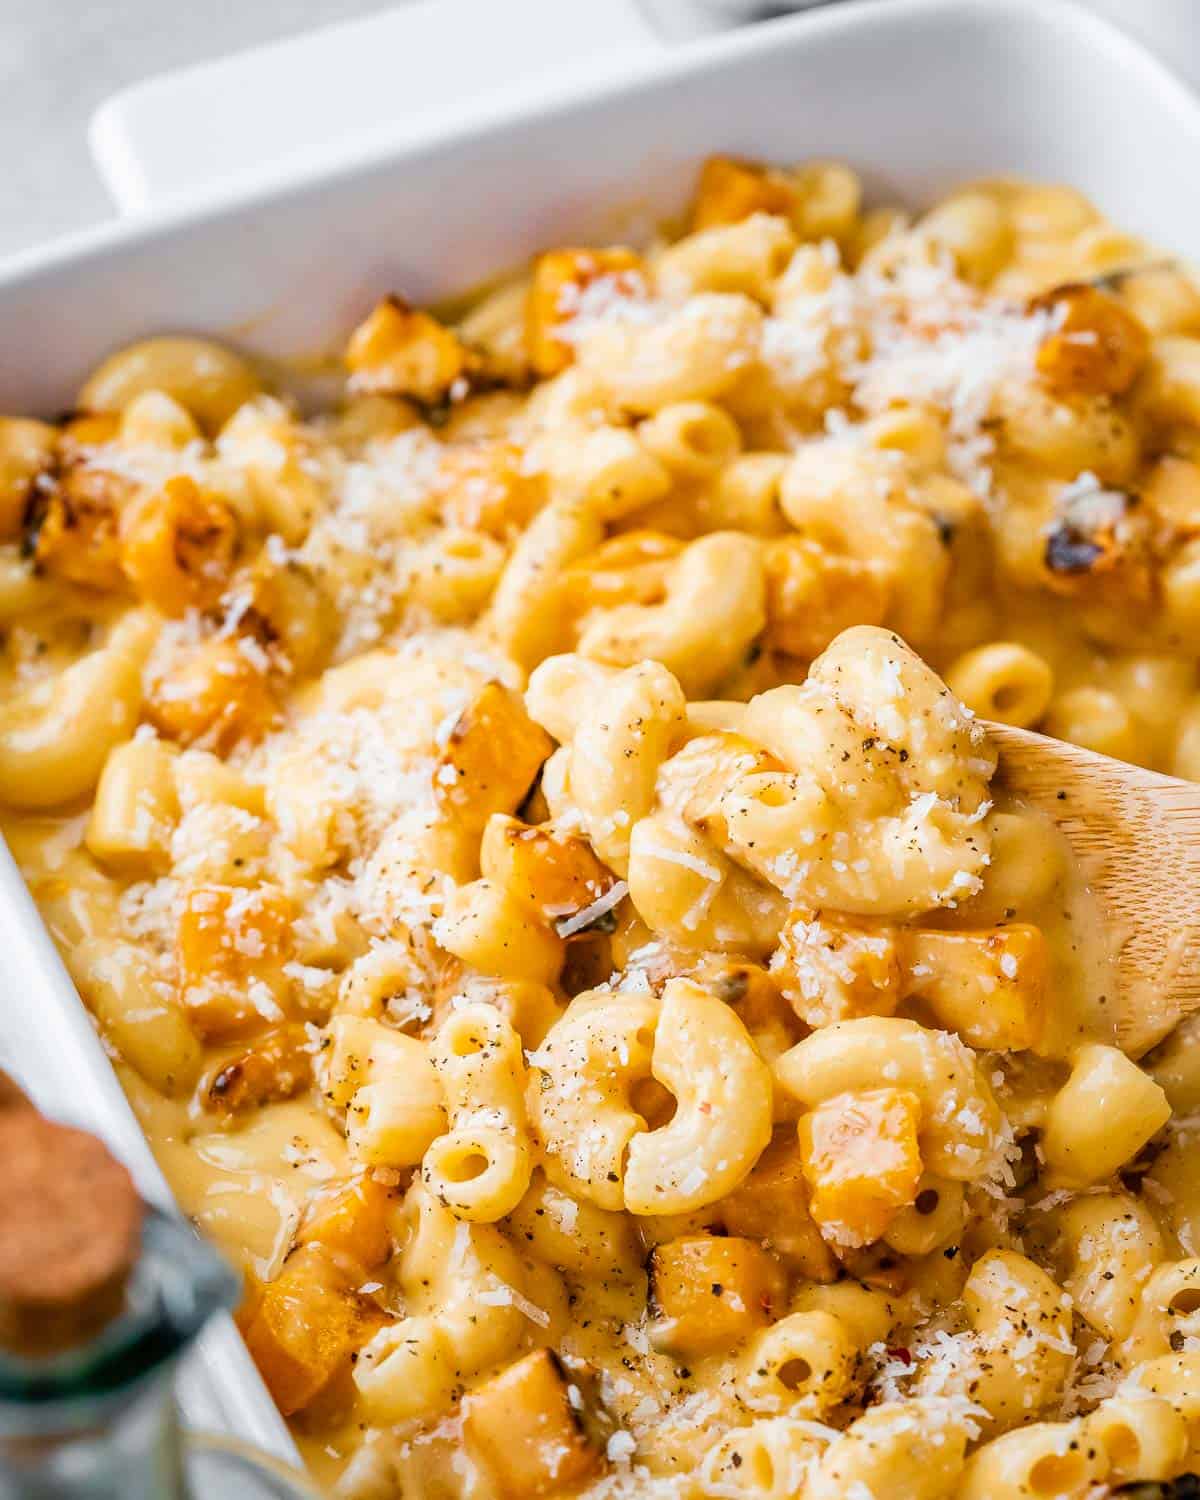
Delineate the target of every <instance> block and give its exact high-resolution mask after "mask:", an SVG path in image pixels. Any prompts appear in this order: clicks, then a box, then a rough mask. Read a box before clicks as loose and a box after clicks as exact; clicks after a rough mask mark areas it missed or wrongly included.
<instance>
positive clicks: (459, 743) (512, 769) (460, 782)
mask: <svg viewBox="0 0 1200 1500" xmlns="http://www.w3.org/2000/svg"><path fill="white" fill-rule="evenodd" d="M553 748H554V745H553V742H552V741H551V739H550V736H549V735H548V734H547V733H546V731H545V730H544V729H542V728H541V727H540V725H537V724H535V723H534V722H533V720H532V719H531V718H530V717H529V715H528V714H527V713H526V712H525V705H524V704H523V703H522V702H521V700H520V698H519V697H518V696H517V694H516V693H511V692H509V690H508V689H507V688H506V687H503V686H502V685H501V684H500V683H498V682H488V683H485V684H484V686H483V687H482V688H481V689H480V691H479V693H478V694H477V695H476V697H475V700H474V702H473V703H471V704H470V705H469V706H468V707H467V708H465V709H464V710H463V712H462V714H461V715H460V716H459V719H458V722H457V723H456V724H455V725H454V727H453V728H452V729H451V731H450V733H449V735H448V737H447V739H446V743H445V745H444V746H443V747H442V752H441V756H440V758H439V761H438V765H437V767H436V769H435V770H434V773H433V786H434V791H435V793H436V794H437V798H438V801H439V802H440V803H441V805H442V806H443V807H444V808H445V809H446V810H447V811H453V812H456V813H457V814H458V815H459V817H460V818H461V819H462V820H463V822H464V823H465V825H466V826H467V827H468V828H471V829H473V830H475V831H476V832H479V833H482V831H483V829H484V827H485V825H486V823H487V820H488V819H489V818H490V817H491V816H492V814H493V813H498V812H505V813H510V812H512V811H513V810H514V809H515V808H516V807H517V806H518V805H519V803H520V802H521V800H522V799H523V798H524V796H525V793H526V792H527V791H528V790H529V788H530V786H531V785H532V783H533V780H534V777H535V776H536V775H537V773H538V771H539V770H540V769H541V765H542V762H543V761H544V760H545V759H546V757H547V756H548V755H549V754H550V752H551V750H552V749H553Z"/></svg>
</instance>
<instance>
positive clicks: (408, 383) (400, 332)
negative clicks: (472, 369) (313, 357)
mask: <svg viewBox="0 0 1200 1500" xmlns="http://www.w3.org/2000/svg"><path fill="white" fill-rule="evenodd" d="M469 364H470V356H469V353H468V351H467V349H466V347H465V346H464V345H463V343H462V342H461V341H460V339H459V337H458V335H457V334H456V333H455V332H454V331H453V329H450V328H447V327H445V325H444V324H442V323H439V322H438V320H437V319H436V318H435V317H432V316H431V315H430V314H429V313H426V312H420V311H418V310H417V309H415V308H412V307H409V305H408V303H407V302H404V301H403V300H402V299H401V298H399V297H385V298H384V299H383V301H382V302H380V303H379V304H378V305H377V306H376V307H375V309H374V311H373V312H371V313H370V314H369V316H368V317H367V318H366V319H365V320H364V321H363V322H362V323H360V324H359V326H358V327H357V328H356V329H355V330H354V332H353V333H352V334H351V335H350V342H349V343H348V344H347V346H346V365H347V367H348V368H349V370H350V373H351V383H352V385H353V387H354V388H355V389H357V390H362V391H380V392H382V393H384V394H385V395H388V396H411V397H412V399H413V400H414V401H419V402H421V403H422V404H423V405H426V406H432V405H435V404H436V403H437V402H439V401H443V400H445V398H446V396H447V395H448V394H449V391H450V388H451V386H453V385H454V383H455V382H456V381H457V380H460V379H462V378H464V377H465V376H466V374H467V373H468V368H469Z"/></svg>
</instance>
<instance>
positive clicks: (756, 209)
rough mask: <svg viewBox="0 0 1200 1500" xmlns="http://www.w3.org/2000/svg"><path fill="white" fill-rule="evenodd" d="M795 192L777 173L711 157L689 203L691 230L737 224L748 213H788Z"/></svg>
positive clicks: (733, 159) (726, 159) (729, 159)
mask: <svg viewBox="0 0 1200 1500" xmlns="http://www.w3.org/2000/svg"><path fill="white" fill-rule="evenodd" d="M795 198H796V193H795V189H794V188H793V187H792V186H791V184H790V183H788V181H787V180H786V178H784V177H783V176H782V175H781V174H780V173H777V172H772V171H771V170H770V168H768V167H762V166H759V165H757V164H756V163H754V162H748V161H739V160H738V159H737V158H736V157H732V156H710V157H709V158H708V160H707V161H706V162H705V163H704V165H703V167H701V169H700V177H699V180H698V182H697V184H696V196H695V198H694V199H693V201H692V212H691V226H692V228H693V229H712V228H714V227H715V226H716V225H718V224H737V223H740V221H741V220H742V219H748V218H749V217H750V215H751V214H783V215H784V216H785V217H787V216H788V215H790V214H791V211H792V206H793V204H794V202H795Z"/></svg>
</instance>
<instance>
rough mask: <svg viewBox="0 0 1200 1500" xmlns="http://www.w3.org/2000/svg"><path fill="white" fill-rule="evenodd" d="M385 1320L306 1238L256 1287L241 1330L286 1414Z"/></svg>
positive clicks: (344, 1364) (304, 1402) (306, 1400)
mask: <svg viewBox="0 0 1200 1500" xmlns="http://www.w3.org/2000/svg"><path fill="white" fill-rule="evenodd" d="M385 1321H386V1320H385V1318H384V1317H383V1314H382V1313H381V1312H380V1311H379V1309H378V1308H377V1307H375V1306H374V1304H372V1303H370V1302H368V1301H367V1300H366V1299H365V1298H363V1297H360V1296H358V1295H357V1294H356V1293H355V1291H354V1286H353V1282H352V1280H351V1278H350V1277H349V1276H348V1275H347V1273H346V1270H345V1269H344V1268H343V1267H341V1266H339V1265H338V1264H337V1263H336V1262H335V1260H334V1259H333V1258H332V1257H331V1256H330V1255H329V1254H328V1253H327V1252H326V1251H325V1250H324V1249H322V1248H321V1247H320V1246H319V1245H305V1246H304V1247H302V1248H301V1249H299V1250H297V1251H296V1252H295V1253H294V1254H292V1255H291V1256H289V1258H288V1259H287V1261H285V1263H284V1266H283V1269H282V1270H281V1271H280V1273H279V1275H278V1276H277V1277H276V1278H275V1280H274V1281H270V1282H268V1283H267V1284H266V1285H265V1286H264V1287H262V1288H261V1291H260V1292H259V1294H258V1298H257V1301H256V1303H255V1304H254V1306H253V1308H252V1310H251V1311H250V1312H249V1314H248V1316H247V1318H246V1320H245V1322H244V1325H243V1329H242V1334H243V1337H244V1338H245V1340H246V1346H247V1348H248V1349H249V1350H250V1353H251V1355H252V1356H253V1359H254V1363H255V1364H256V1365H257V1366H258V1368H259V1372H260V1374H261V1375H262V1378H263V1380H264V1381H265V1382H266V1385H267V1389H268V1390H269V1391H270V1392H271V1395H272V1397H273V1398H274V1400H275V1404H276V1405H277V1406H278V1407H279V1409H280V1411H281V1412H282V1413H283V1414H284V1416H285V1417H290V1416H291V1415H292V1414H293V1413H295V1412H298V1411H302V1410H303V1409H304V1408H305V1407H306V1406H309V1405H311V1403H312V1402H313V1401H315V1400H316V1398H317V1397H318V1396H319V1395H320V1394H321V1392H322V1391H323V1390H324V1389H325V1388H326V1386H328V1385H329V1383H330V1382H331V1381H332V1380H333V1379H334V1378H335V1377H336V1376H337V1375H340V1374H341V1373H342V1372H343V1371H345V1370H346V1369H348V1368H349V1365H350V1362H351V1357H352V1356H353V1355H354V1353H355V1351H356V1350H358V1349H359V1348H360V1347H361V1346H362V1345H363V1344H365V1343H366V1341H367V1340H368V1339H369V1338H370V1337H371V1335H372V1334H373V1333H375V1332H376V1331H377V1330H378V1329H379V1328H380V1327H381V1326H382V1324H383V1323H384V1322H385Z"/></svg>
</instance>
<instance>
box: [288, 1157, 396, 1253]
mask: <svg viewBox="0 0 1200 1500" xmlns="http://www.w3.org/2000/svg"><path fill="white" fill-rule="evenodd" d="M399 1202H400V1193H399V1190H398V1189H397V1188H394V1187H388V1186H387V1184H386V1183H382V1182H380V1181H379V1180H378V1179H377V1178H376V1177H375V1176H374V1175H373V1174H372V1173H370V1172H363V1173H360V1174H359V1175H358V1176H357V1177H354V1178H352V1179H351V1180H350V1181H349V1182H346V1183H341V1184H339V1185H338V1186H336V1187H334V1188H332V1189H330V1190H329V1191H327V1192H325V1193H323V1194H321V1195H320V1196H319V1197H318V1198H316V1199H314V1200H313V1202H312V1204H311V1205H310V1207H309V1211H308V1214H307V1216H306V1217H305V1220H304V1223H303V1224H302V1225H301V1226H300V1232H299V1234H298V1235H297V1236H296V1241H297V1243H298V1244H301V1245H310V1244H317V1245H324V1246H325V1248H326V1249H327V1250H333V1251H336V1252H337V1253H338V1254H340V1255H348V1256H350V1257H351V1258H352V1259H353V1260H356V1261H357V1262H358V1263H359V1264H360V1265H362V1266H365V1267H366V1268H367V1270H371V1269H373V1268H374V1267H375V1266H381V1265H383V1263H384V1261H386V1260H387V1258H388V1256H389V1255H390V1254H391V1251H392V1231H391V1226H390V1223H389V1219H390V1216H391V1213H392V1210H393V1209H394V1208H395V1207H396V1205H397V1204H398V1203H399Z"/></svg>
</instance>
